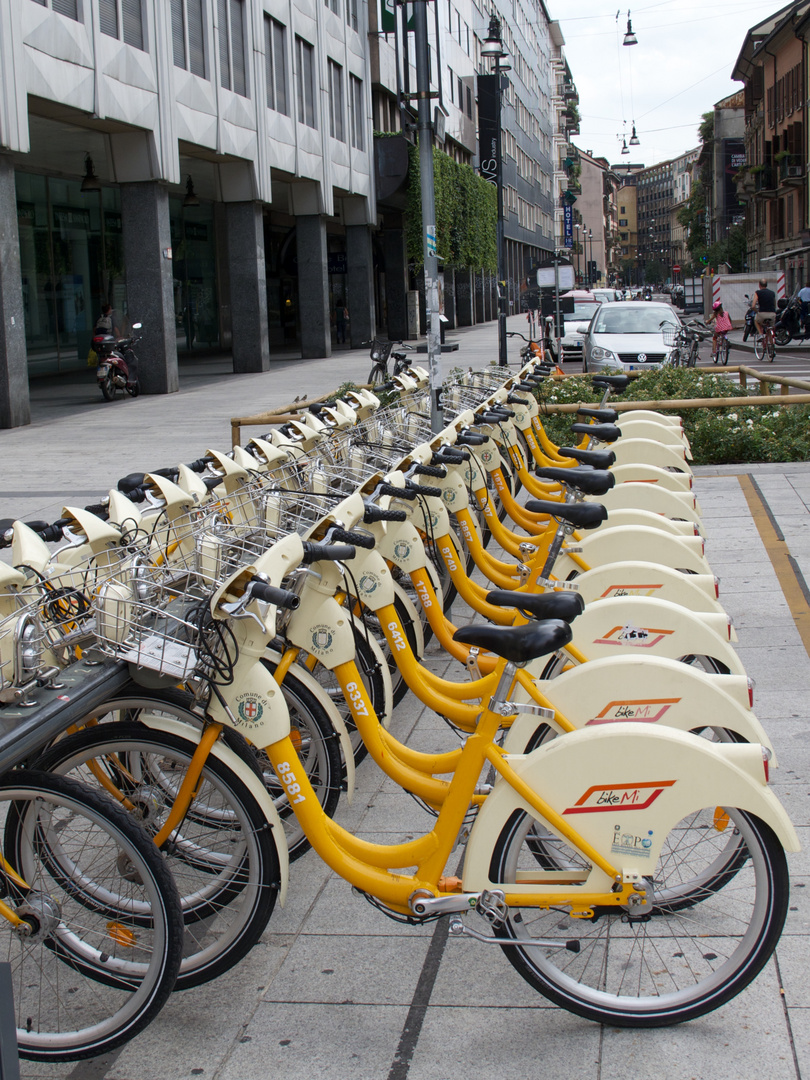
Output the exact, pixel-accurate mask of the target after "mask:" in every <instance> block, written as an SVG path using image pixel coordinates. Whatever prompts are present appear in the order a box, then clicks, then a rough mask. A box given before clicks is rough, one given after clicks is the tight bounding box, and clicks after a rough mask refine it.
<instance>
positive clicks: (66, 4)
mask: <svg viewBox="0 0 810 1080" xmlns="http://www.w3.org/2000/svg"><path fill="white" fill-rule="evenodd" d="M34 3H35V4H40V5H41V6H42V7H49V8H50V9H51V11H56V12H57V13H58V14H59V15H67V17H68V18H69V19H75V20H76V21H77V22H78V21H79V0H34ZM116 36H117V35H116Z"/></svg>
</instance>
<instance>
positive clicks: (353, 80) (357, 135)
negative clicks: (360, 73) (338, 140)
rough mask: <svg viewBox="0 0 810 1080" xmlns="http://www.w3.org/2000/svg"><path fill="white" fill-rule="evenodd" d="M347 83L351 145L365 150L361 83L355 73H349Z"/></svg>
mask: <svg viewBox="0 0 810 1080" xmlns="http://www.w3.org/2000/svg"><path fill="white" fill-rule="evenodd" d="M349 85H350V95H349V108H350V109H351V125H352V146H354V147H355V148H356V149H357V150H365V148H366V140H365V135H364V118H365V109H364V108H363V83H362V81H361V80H360V79H358V78H357V77H356V76H355V75H350V76H349Z"/></svg>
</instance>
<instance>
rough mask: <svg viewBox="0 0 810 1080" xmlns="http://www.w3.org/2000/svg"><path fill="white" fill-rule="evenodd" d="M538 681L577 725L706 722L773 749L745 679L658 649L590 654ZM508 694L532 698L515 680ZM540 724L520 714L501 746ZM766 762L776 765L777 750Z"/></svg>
mask: <svg viewBox="0 0 810 1080" xmlns="http://www.w3.org/2000/svg"><path fill="white" fill-rule="evenodd" d="M537 685H538V688H539V690H540V691H541V692H542V693H543V694H544V695H545V697H546V698H548V700H549V701H550V702H551V703H552V704H553V706H554V708H555V709H557V710H558V711H559V712H560V713H562V715H563V716H564V717H565V718H566V719H567V720H570V722H571V723H572V724H574V726H575V727H577V728H581V727H601V726H602V725H612V724H616V723H634V724H664V725H665V726H666V727H675V728H678V729H679V730H681V731H692V730H694V729H696V728H700V727H702V726H708V725H711V726H712V727H714V728H718V729H725V730H727V731H733V732H734V733H735V734H736V735H737V736H739V738H741V739H743V740H744V741H745V742H750V743H762V744H763V745H764V746H767V747H768V749H769V750H771V752H772V753H773V746H772V745H771V741H770V739H769V738H768V736H767V735H766V734H765V729H764V728H763V726H762V724H761V723H760V722H759V720H758V719H757V718H756V716H755V715H754V713H753V711H752V710H751V708H750V706H749V698H748V680H747V679H743V678H740V676H738V675H733V676H732V675H710V674H709V673H708V672H706V671H702V670H700V669H699V668H696V667H692V666H691V665H689V664H681V663H679V662H678V661H677V660H669V659H667V658H665V657H662V656H661V657H659V656H656V657H652V656H615V657H602V658H601V659H598V660H589V661H588V663H587V664H580V666H579V667H573V668H569V669H568V670H567V671H564V672H563V673H562V675H558V676H557V677H556V678H554V679H543V680H541V681H538V683H537ZM509 697H510V699H511V700H512V701H521V702H527V701H530V700H531V698H530V697H529V695H528V693H527V692H526V691H525V690H524V689H523V687H522V686H520V684H518V685H517V686H515V688H514V689H513V690H512V692H511V693H510V695H509ZM541 723H542V721H540V720H538V718H537V717H536V716H532V715H530V714H529V713H519V714H518V716H517V719H516V720H515V721H514V722H513V723H512V726H511V727H510V728H509V729H508V731H507V733H506V738H505V740H504V744H503V746H504V750H507V751H508V752H509V753H515V754H522V753H525V750H526V745H527V743H528V741H529V739H530V738H531V736H532V735H533V734H534V732H535V731H536V730H537V728H538V727H539V725H540V724H541ZM771 767H772V768H775V767H776V759H775V755H774V757H773V758H772V759H771Z"/></svg>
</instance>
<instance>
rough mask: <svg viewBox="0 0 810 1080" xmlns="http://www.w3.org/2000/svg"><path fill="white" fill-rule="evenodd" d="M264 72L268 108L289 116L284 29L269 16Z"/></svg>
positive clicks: (266, 16) (266, 25)
mask: <svg viewBox="0 0 810 1080" xmlns="http://www.w3.org/2000/svg"><path fill="white" fill-rule="evenodd" d="M264 70H265V75H266V78H267V108H268V109H275V110H276V112H280V113H284V115H285V116H289V115H290V112H289V107H288V105H287V63H286V51H285V41H284V27H283V26H282V25H281V23H280V22H276V20H275V19H271V18H270V16H269V15H265V17H264Z"/></svg>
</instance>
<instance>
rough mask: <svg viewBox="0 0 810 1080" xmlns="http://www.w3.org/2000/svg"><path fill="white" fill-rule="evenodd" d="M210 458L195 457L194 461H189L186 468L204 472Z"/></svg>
mask: <svg viewBox="0 0 810 1080" xmlns="http://www.w3.org/2000/svg"><path fill="white" fill-rule="evenodd" d="M210 460H211V459H210V458H207V457H201V458H197V460H196V461H189V462H188V464H187V465H186V468H187V469H191V471H192V472H205V469H206V466H207V465H208V464H209V462H210Z"/></svg>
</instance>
